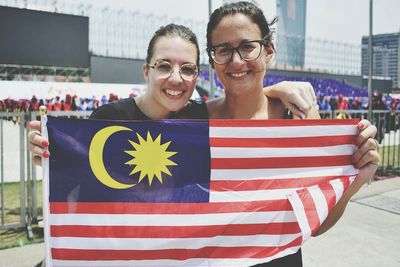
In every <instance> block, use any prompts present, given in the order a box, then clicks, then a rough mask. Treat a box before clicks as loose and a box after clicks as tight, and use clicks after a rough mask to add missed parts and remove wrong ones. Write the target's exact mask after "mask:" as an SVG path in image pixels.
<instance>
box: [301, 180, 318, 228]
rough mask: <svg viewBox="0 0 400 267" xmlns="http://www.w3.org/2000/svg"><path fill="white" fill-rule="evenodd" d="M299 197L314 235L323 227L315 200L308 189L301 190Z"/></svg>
mask: <svg viewBox="0 0 400 267" xmlns="http://www.w3.org/2000/svg"><path fill="white" fill-rule="evenodd" d="M299 197H300V199H301V203H302V204H303V207H304V211H305V213H306V217H307V222H308V225H309V227H310V229H311V234H312V235H313V234H314V233H315V232H316V231H317V229H318V228H319V226H320V225H321V222H320V221H319V217H318V212H317V207H316V206H315V203H314V199H313V198H312V196H311V194H310V191H309V190H308V188H305V189H303V190H301V193H300V194H299Z"/></svg>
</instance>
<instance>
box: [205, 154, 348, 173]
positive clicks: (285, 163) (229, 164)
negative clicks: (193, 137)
mask: <svg viewBox="0 0 400 267" xmlns="http://www.w3.org/2000/svg"><path fill="white" fill-rule="evenodd" d="M345 165H352V160H351V155H340V156H320V157H276V158H212V159H211V168H212V169H218V170H226V169H273V168H306V167H328V166H345Z"/></svg>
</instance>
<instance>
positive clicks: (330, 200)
mask: <svg viewBox="0 0 400 267" xmlns="http://www.w3.org/2000/svg"><path fill="white" fill-rule="evenodd" d="M320 189H321V191H322V194H323V195H324V197H325V200H326V204H327V205H328V211H329V212H330V211H331V210H332V209H333V207H334V206H335V204H336V193H335V189H334V188H333V186H332V185H331V184H330V183H324V184H322V185H321V186H320Z"/></svg>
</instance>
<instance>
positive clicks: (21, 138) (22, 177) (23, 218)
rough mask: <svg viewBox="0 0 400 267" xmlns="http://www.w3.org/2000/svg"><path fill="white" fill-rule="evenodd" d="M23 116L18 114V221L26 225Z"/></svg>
mask: <svg viewBox="0 0 400 267" xmlns="http://www.w3.org/2000/svg"><path fill="white" fill-rule="evenodd" d="M25 149H26V148H25V116H24V114H22V113H20V114H19V153H20V156H19V162H20V168H19V175H20V183H21V184H20V205H21V213H20V214H21V217H20V223H21V225H22V226H25V225H26V201H25Z"/></svg>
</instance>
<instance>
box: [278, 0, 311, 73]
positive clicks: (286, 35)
mask: <svg viewBox="0 0 400 267" xmlns="http://www.w3.org/2000/svg"><path fill="white" fill-rule="evenodd" d="M276 9H277V14H278V18H279V20H278V25H277V35H276V48H277V56H276V63H277V65H289V66H297V67H304V56H305V37H306V9H307V0H276Z"/></svg>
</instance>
